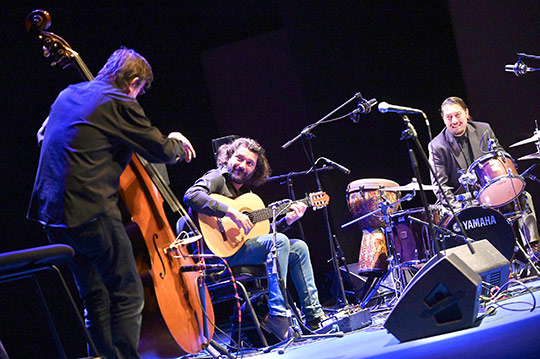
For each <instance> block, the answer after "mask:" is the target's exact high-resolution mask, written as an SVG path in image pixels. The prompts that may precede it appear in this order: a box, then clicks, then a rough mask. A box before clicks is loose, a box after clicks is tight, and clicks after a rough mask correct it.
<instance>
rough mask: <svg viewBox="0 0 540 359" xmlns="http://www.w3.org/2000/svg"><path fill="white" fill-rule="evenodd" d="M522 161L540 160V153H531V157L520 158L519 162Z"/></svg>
mask: <svg viewBox="0 0 540 359" xmlns="http://www.w3.org/2000/svg"><path fill="white" fill-rule="evenodd" d="M521 160H540V153H531V154H530V155H527V156H523V157H520V158H518V161H521Z"/></svg>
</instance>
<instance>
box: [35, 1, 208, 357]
mask: <svg viewBox="0 0 540 359" xmlns="http://www.w3.org/2000/svg"><path fill="white" fill-rule="evenodd" d="M50 24H51V17H50V15H49V13H48V12H47V11H44V10H34V11H32V12H31V13H30V14H29V15H28V16H27V17H26V22H25V25H26V30H27V31H30V32H33V33H36V34H37V36H38V39H39V40H40V41H41V44H42V45H43V51H44V55H45V56H46V57H48V58H50V59H51V60H52V62H51V65H52V66H55V65H60V66H61V67H62V68H64V69H65V68H67V67H68V66H73V67H75V68H76V69H77V71H78V72H79V73H80V75H81V76H82V78H83V79H84V80H87V81H90V80H92V79H93V76H92V73H91V72H90V71H89V70H88V67H87V66H86V65H85V64H84V62H83V61H82V59H81V58H80V56H79V55H78V53H77V52H75V51H74V50H73V49H72V48H71V47H70V46H69V44H68V43H67V42H66V41H65V40H64V39H62V38H61V37H60V36H58V35H56V34H53V33H51V32H48V31H45V30H46V29H48V28H49V26H50ZM120 196H121V199H122V202H123V204H124V206H125V207H126V209H127V211H128V212H129V214H130V216H131V221H132V222H133V223H135V224H136V227H138V230H139V231H140V234H142V237H143V238H144V243H145V245H144V246H140V245H139V246H137V245H136V244H134V248H137V247H139V248H140V247H145V250H146V253H144V255H140V254H138V253H134V254H135V256H136V258H138V260H137V264H138V269H139V274H140V275H141V276H142V277H143V283H145V282H147V281H145V280H144V277H148V276H150V277H151V279H152V280H151V283H152V287H153V288H146V287H145V310H146V307H147V306H148V305H151V303H152V302H155V301H157V303H158V306H159V311H160V312H161V317H162V319H163V321H164V322H165V324H166V327H167V329H168V332H169V333H170V336H172V338H173V339H174V341H175V343H176V345H177V346H179V347H180V348H181V349H182V350H183V351H184V352H187V353H198V352H199V351H201V350H202V349H204V348H205V347H206V346H207V345H208V343H209V342H210V341H211V340H212V336H213V333H214V326H213V324H212V323H214V311H213V307H212V303H211V301H210V295H209V292H208V289H207V288H206V286H205V285H204V282H203V280H202V277H201V275H200V274H199V273H198V272H192V271H187V272H182V271H181V268H182V267H184V266H193V265H195V260H194V259H193V258H194V257H192V256H190V255H189V253H188V252H187V250H186V249H185V247H184V246H183V245H181V244H179V241H178V240H177V237H176V235H175V234H174V232H173V230H172V228H171V225H170V223H169V221H168V219H167V216H166V213H165V210H164V208H163V202H164V201H166V202H167V203H168V205H169V206H170V208H171V210H172V211H173V212H176V213H179V214H180V215H181V216H182V217H185V218H189V217H188V216H187V213H186V212H185V210H184V209H183V208H182V205H181V204H180V202H179V200H178V199H177V198H176V197H175V196H174V194H173V193H172V191H171V190H170V188H169V187H168V186H167V184H166V183H165V181H164V180H163V178H162V177H161V176H160V174H159V172H158V171H157V170H156V168H155V166H154V165H153V164H152V163H148V162H147V161H145V160H144V159H143V158H142V157H140V156H139V155H137V154H134V155H133V157H132V160H131V162H130V164H129V165H128V166H127V167H126V169H125V170H124V172H123V173H122V175H121V177H120ZM191 227H192V229H193V232H196V231H197V229H196V226H195V225H194V224H193V222H191ZM129 232H130V231H129V230H128V233H129ZM132 240H133V239H132ZM139 258H148V262H147V263H144V261H143V260H141V261H139ZM203 260H204V259H203ZM152 295H154V296H155V300H154V298H153V297H152V298H148V296H152ZM144 313H145V311H143V323H144V321H145V317H144ZM151 340H152V339H150V338H144V327H143V331H142V335H141V344H143V343H145V342H149V341H151Z"/></svg>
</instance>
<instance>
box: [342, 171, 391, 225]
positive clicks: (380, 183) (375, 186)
mask: <svg viewBox="0 0 540 359" xmlns="http://www.w3.org/2000/svg"><path fill="white" fill-rule="evenodd" d="M397 186H399V184H398V183H396V182H394V181H391V180H387V179H382V178H365V179H359V180H356V181H353V182H351V183H349V185H348V186H347V196H346V197H347V205H348V207H349V211H350V212H351V214H352V216H353V217H354V218H360V217H362V216H364V215H366V214H368V213H370V212H373V211H375V210H377V209H379V208H380V207H379V204H380V203H381V202H383V201H384V200H387V201H388V202H390V203H392V202H395V201H397V200H398V199H399V198H400V192H397V191H384V187H397ZM398 208H399V204H398V205H395V206H392V207H390V208H389V210H388V213H389V214H390V213H394V212H395V211H396V210H397V209H398ZM383 216H384V214H383V213H381V212H380V211H379V212H376V213H374V214H373V215H371V216H369V217H366V218H364V219H362V220H360V221H358V224H359V225H360V227H361V228H377V227H384V226H386V224H385V223H384V220H383Z"/></svg>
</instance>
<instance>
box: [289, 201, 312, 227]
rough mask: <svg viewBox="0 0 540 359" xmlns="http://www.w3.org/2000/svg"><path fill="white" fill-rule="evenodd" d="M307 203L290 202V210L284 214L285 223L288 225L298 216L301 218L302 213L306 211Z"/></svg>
mask: <svg viewBox="0 0 540 359" xmlns="http://www.w3.org/2000/svg"><path fill="white" fill-rule="evenodd" d="M306 209H307V205H306V204H305V203H303V202H293V203H292V204H291V207H289V210H290V212H288V213H287V215H286V216H285V221H287V224H288V225H289V226H290V225H291V224H293V223H294V222H296V221H297V220H298V219H299V218H302V216H303V215H304V213H305V212H306Z"/></svg>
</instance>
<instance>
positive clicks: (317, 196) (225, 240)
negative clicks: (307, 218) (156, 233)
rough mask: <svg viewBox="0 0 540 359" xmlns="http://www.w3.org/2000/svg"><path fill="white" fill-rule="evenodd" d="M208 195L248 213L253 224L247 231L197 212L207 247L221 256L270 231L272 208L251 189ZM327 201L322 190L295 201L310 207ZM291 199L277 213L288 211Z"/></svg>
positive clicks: (229, 254)
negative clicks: (238, 193)
mask: <svg viewBox="0 0 540 359" xmlns="http://www.w3.org/2000/svg"><path fill="white" fill-rule="evenodd" d="M210 197H212V198H213V199H215V200H217V201H219V202H222V203H224V204H226V205H228V206H229V207H232V208H234V209H236V210H238V211H240V212H242V213H244V214H245V215H247V216H248V217H249V219H250V220H251V222H252V223H253V224H254V226H253V228H252V229H251V231H249V233H248V234H247V235H246V234H244V230H243V229H240V228H238V226H237V225H236V223H234V222H233V221H232V220H231V219H230V218H228V217H223V218H218V217H213V216H207V215H205V214H199V226H200V228H201V232H202V235H203V237H204V241H205V242H206V245H207V246H208V248H209V249H210V250H211V251H212V252H213V253H214V254H216V255H218V256H220V257H229V256H232V255H233V254H235V253H236V252H237V251H238V250H239V249H240V248H242V246H243V245H244V243H245V242H246V240H248V239H250V238H255V237H258V236H262V235H264V234H268V233H270V219H271V218H272V217H273V208H271V207H265V205H264V202H263V201H262V199H261V198H260V197H259V196H257V195H256V194H254V193H246V194H243V195H241V196H239V197H237V198H235V199H232V198H229V197H225V196H222V195H219V194H211V195H210ZM329 201H330V197H329V196H328V195H327V194H326V193H324V192H316V193H310V194H308V195H307V196H306V197H305V198H304V199H301V200H298V201H294V202H303V203H304V204H306V205H307V206H308V207H311V208H313V210H316V209H320V208H323V207H324V206H326V205H327V204H328V202H329ZM290 204H291V203H290V202H284V203H282V204H280V205H279V206H277V208H276V213H280V212H281V211H283V210H284V212H285V213H286V212H289V210H288V209H286V208H288V207H290Z"/></svg>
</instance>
